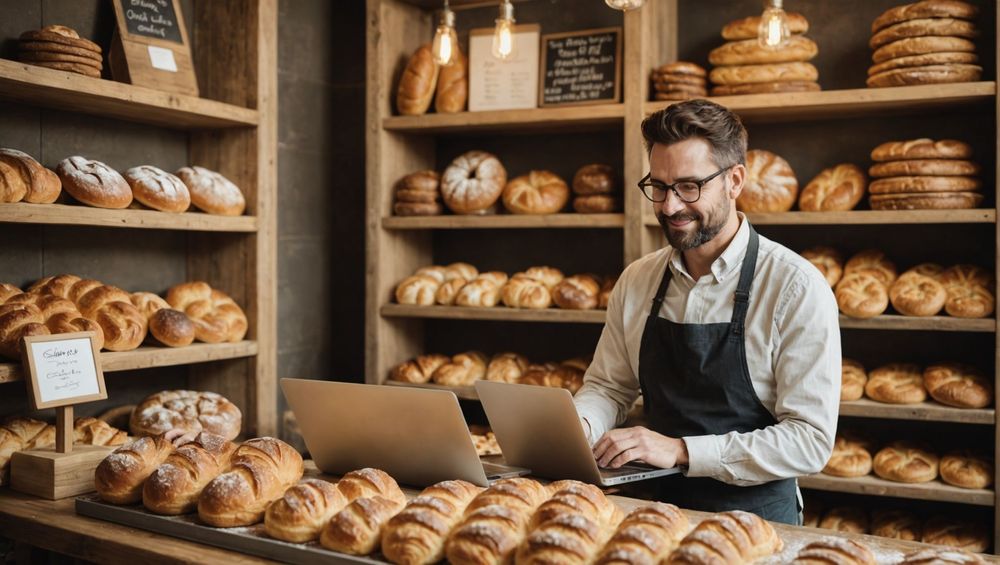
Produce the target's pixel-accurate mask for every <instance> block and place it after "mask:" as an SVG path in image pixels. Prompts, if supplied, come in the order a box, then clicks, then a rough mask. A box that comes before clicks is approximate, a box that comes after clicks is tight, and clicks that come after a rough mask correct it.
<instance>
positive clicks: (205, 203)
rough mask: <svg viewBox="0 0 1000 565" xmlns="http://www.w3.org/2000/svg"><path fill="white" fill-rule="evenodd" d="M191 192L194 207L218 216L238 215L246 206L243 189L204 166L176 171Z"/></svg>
mask: <svg viewBox="0 0 1000 565" xmlns="http://www.w3.org/2000/svg"><path fill="white" fill-rule="evenodd" d="M176 174H177V177H178V178H180V179H181V181H183V182H184V184H185V185H186V186H187V187H188V191H189V192H190V193H191V203H192V204H194V206H195V208H198V209H199V210H201V211H202V212H206V213H209V214H218V215H220V216H240V215H242V214H243V212H244V210H246V208H247V202H246V199H245V198H244V197H243V191H241V190H240V187H238V186H236V185H235V184H234V183H233V182H232V181H231V180H229V179H227V178H226V177H224V176H222V175H221V174H220V173H217V172H215V171H211V170H209V169H206V168H204V167H184V168H182V169H179V170H178V171H177V173H176Z"/></svg>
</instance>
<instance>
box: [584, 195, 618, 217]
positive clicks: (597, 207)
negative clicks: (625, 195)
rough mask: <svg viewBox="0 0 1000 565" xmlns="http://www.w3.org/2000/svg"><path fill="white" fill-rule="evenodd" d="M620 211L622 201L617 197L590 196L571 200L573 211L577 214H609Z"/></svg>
mask: <svg viewBox="0 0 1000 565" xmlns="http://www.w3.org/2000/svg"><path fill="white" fill-rule="evenodd" d="M621 209H622V201H621V198H619V197H617V196H608V195H606V194H592V195H590V196H577V197H576V198H574V199H573V211H574V212H576V213H578V214H611V213H613V212H618V211H620V210H621Z"/></svg>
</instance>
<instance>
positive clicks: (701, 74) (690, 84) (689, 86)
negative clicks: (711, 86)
mask: <svg viewBox="0 0 1000 565" xmlns="http://www.w3.org/2000/svg"><path fill="white" fill-rule="evenodd" d="M707 76H708V73H707V72H706V71H705V69H704V68H702V67H701V66H700V65H697V64H695V63H691V62H688V61H676V62H673V63H666V64H664V65H660V66H659V67H657V68H655V69H653V71H652V72H651V73H650V74H649V79H650V83H651V85H652V88H651V89H650V97H651V98H652V99H653V100H687V99H688V98H705V97H706V96H708V80H707V79H706V77H707Z"/></svg>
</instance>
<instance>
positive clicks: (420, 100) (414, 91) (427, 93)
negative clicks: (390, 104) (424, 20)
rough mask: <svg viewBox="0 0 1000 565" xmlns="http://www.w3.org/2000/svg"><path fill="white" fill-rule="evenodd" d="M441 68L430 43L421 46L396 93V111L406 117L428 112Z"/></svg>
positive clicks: (408, 64)
mask: <svg viewBox="0 0 1000 565" xmlns="http://www.w3.org/2000/svg"><path fill="white" fill-rule="evenodd" d="M439 71H440V67H438V65H437V63H435V62H434V56H433V54H432V53H431V46H430V44H429V43H426V44H424V45H421V46H420V47H419V48H418V49H417V50H416V51H415V52H414V53H413V55H411V56H410V60H409V62H407V64H406V69H405V70H404V71H403V76H402V77H400V79H399V89H398V90H397V91H396V109H398V110H399V113H400V114H402V115H404V116H419V115H421V114H424V113H426V112H427V109H428V108H430V106H431V100H432V99H433V98H434V89H435V87H436V86H437V80H438V72H439Z"/></svg>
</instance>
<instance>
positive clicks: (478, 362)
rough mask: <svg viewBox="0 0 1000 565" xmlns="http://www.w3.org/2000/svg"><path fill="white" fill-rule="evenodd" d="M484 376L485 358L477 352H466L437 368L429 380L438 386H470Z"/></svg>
mask: <svg viewBox="0 0 1000 565" xmlns="http://www.w3.org/2000/svg"><path fill="white" fill-rule="evenodd" d="M485 376H486V356H485V355H483V354H482V353H480V352H478V351H467V352H465V353H459V354H458V355H455V356H454V357H452V358H451V362H449V363H445V364H443V365H441V366H440V367H438V369H437V370H436V371H434V375H432V377H431V378H432V379H433V380H434V382H435V383H437V384H439V385H445V386H472V385H473V383H475V382H476V381H478V380H480V379H482V378H484V377H485Z"/></svg>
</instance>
